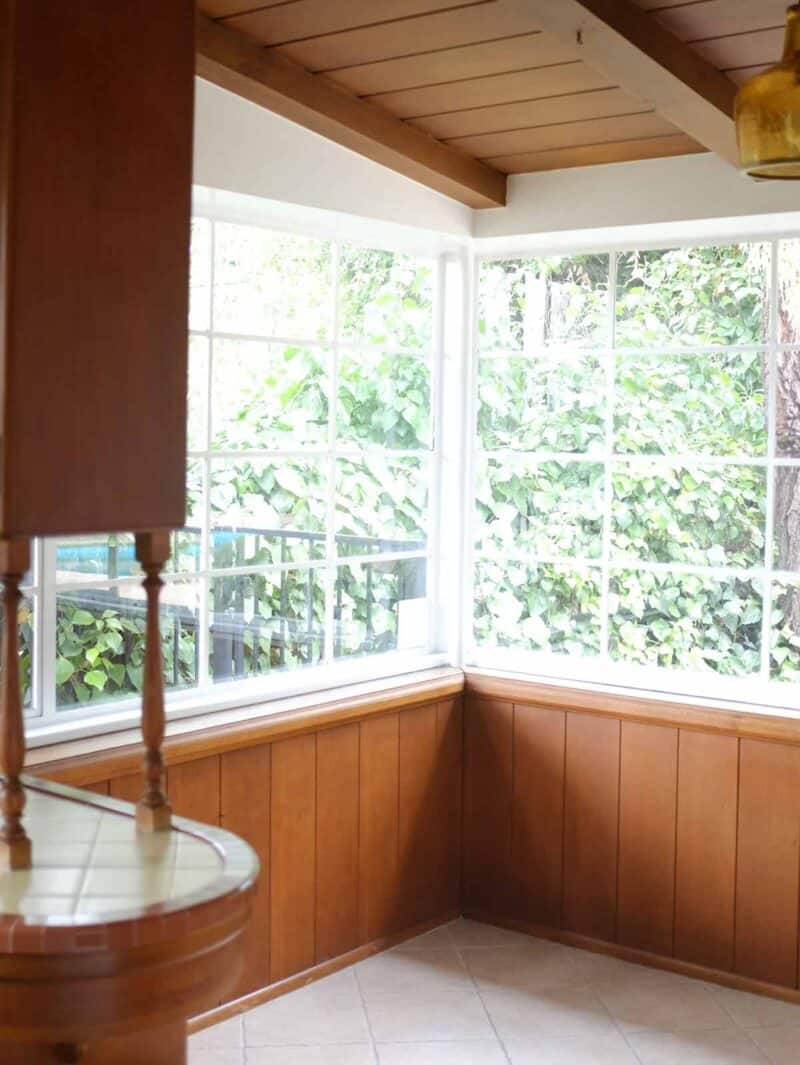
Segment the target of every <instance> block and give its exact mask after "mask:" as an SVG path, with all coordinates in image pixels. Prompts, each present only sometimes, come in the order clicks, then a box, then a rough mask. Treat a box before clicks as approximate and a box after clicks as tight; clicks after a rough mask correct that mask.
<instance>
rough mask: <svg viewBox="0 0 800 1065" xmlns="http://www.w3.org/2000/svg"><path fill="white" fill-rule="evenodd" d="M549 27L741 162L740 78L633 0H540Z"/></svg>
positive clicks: (537, 7)
mask: <svg viewBox="0 0 800 1065" xmlns="http://www.w3.org/2000/svg"><path fill="white" fill-rule="evenodd" d="M531 12H532V14H533V15H535V18H536V21H537V24H538V25H539V26H540V28H541V29H543V30H546V31H547V32H549V33H555V34H560V35H561V36H562V37H564V36H566V37H568V38H570V39H571V40H575V39H576V38H577V39H578V40H579V41H580V43H581V48H582V58H584V60H585V62H587V63H588V64H589V65H590V66H593V67H595V69H597V70H600V71H602V72H603V73H604V74H607V75H608V76H609V77H610V78H613V79H614V83H615V84H616V85H619V86H621V87H622V88H623V89H625V90H626V91H627V92H629V93H631V94H632V95H634V96H637V97H639V99H641V100H648V101H650V103H652V105H653V107H655V109H656V111H658V112H659V114H661V115H663V116H664V118H667V119H669V121H670V122H672V123H673V124H674V125H676V126H677V127H678V129H681V130H683V132H684V133H687V134H688V135H689V136H690V137H692V138H693V139H694V140H695V141H698V142H699V143H700V144H703V145H705V147H706V148H709V149H710V150H711V151H714V152H716V153H717V154H718V155H720V156H722V158H723V159H727V161H728V162H729V163H731V164H733V165H734V166H738V165H739V163H738V152H737V149H736V133H735V130H734V123H733V104H734V99H735V97H736V86H735V85H734V83H733V82H732V81H731V80H730V78H728V77H726V75H725V74H723V73H721V71H719V70H717V69H716V67H715V66H713V64H711V63H709V62H708V60H706V59H703V57H702V56H701V55H699V54H698V53H697V52H695V51H694V50H693V49H692V48H691V47H690V46H689V45H688V44H684V42H683V41H681V40H680V38H678V37H676V36H675V35H674V34H673V33H670V31H669V30H667V29H666V28H665V27H664V26H662V25H661V24H660V23H659V22H658V21H657V20H656V19H655V17H654V16H653V15H652V14H650V13H649V12H648V11H645V10H642V9H641V8H639V7H637V6H636V5H635V4H633V3H631V2H630V0H534V2H533V3H532V5H531Z"/></svg>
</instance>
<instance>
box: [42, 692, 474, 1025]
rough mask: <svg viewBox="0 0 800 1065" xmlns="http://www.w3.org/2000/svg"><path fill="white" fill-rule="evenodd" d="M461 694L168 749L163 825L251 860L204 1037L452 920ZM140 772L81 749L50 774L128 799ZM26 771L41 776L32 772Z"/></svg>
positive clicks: (410, 695)
mask: <svg viewBox="0 0 800 1065" xmlns="http://www.w3.org/2000/svg"><path fill="white" fill-rule="evenodd" d="M443 681H444V683H443ZM460 683H461V680H460V677H458V676H454V675H453V671H447V676H446V677H444V678H443V677H442V676H441V675H440V674H439V675H434V676H431V677H430V679H429V680H426V681H423V682H418V681H415V682H414V683H410V684H407V685H406V688H405V691H406V697H407V698H406V701H405V702H404V699H403V697H402V695H401V691H402V690H403V689H402V688H400V687H398V688H397V689H395V690H388V691H386V692H381V693H378V694H377V695H376V696H375V697H373V698H371V699H366V698H358V699H355V700H354V703H353V705H352V706H349V707H348V706H345V705H344V701H343V700H337V701H336V702H331V703H329V705H331V706H332V707H333V709H332V710H331V712H330V714H326V713H325V712H324V711H323V710H321V709H320V710H319V711H317V710H309V711H303V712H302V713H301V714H300V716H299V717H298V716H290V715H286V716H285V717H283V718H282V721H281V719H276V718H272V719H268V720H265V721H263V722H262V721H259V720H255V719H254V720H253V721H252V722H250V723H249V724H248V726H247V728H248V731H247V733H245V732H244V731H238V729H237V728H236V727H234V730H233V734H231V730H229V729H226V728H222V727H220V728H217V729H215V730H213V731H212V730H209V732H205V733H203V734H202V736H201V737H199V738H196V737H191V736H186V737H185V738H181V739H180V740H179V741H178V742H177V743H175V744H174V745H173V747H172V749H171V751H170V752H169V759H168V760H169V768H168V790H169V797H170V801H171V803H172V804H173V806H174V808H175V812H176V814H178V815H182V816H188V817H191V818H194V819H196V820H199V821H205V822H210V823H212V824H217V823H221V824H222V825H223V827H224V828H226V829H228V830H230V831H232V832H235V833H236V834H237V835H239V836H241V837H243V838H244V839H246V840H247V841H248V842H249V843H250V845H251V846H252V847H253V848H254V849H255V851H256V853H257V855H258V858H259V861H260V864H261V877H260V880H259V885H258V890H257V893H256V897H255V901H254V910H253V919H252V923H251V925H250V927H249V931H248V936H247V950H246V957H245V969H244V973H243V975H242V978H241V980H240V982H239V985H238V987H237V989H236V992H235V1000H234V1001H233V1002H229V1003H228V1004H226V1005H224V1006H222V1007H221V1012H220V1010H217V1011H214V1012H212V1013H211V1014H208V1015H204V1017H203V1018H202V1019H201V1020H200V1022H199V1023H200V1024H201V1025H203V1024H205V1023H214V1022H215V1021H216V1020H218V1019H220V1017H221V1016H223V1015H224V1014H225V1012H226V1011H235V1010H238V1009H241V1008H245V1007H247V1006H250V1005H254V1004H255V1003H256V1002H258V1001H263V1000H266V999H268V998H271V997H274V996H275V995H276V994H280V993H283V992H284V991H286V990H289V989H291V987H293V986H297V985H298V982H305V981H307V980H309V979H313V978H315V977H318V976H320V975H324V974H325V973H327V972H331V971H334V970H335V969H336V968H338V967H340V966H341V965H343V964H347V963H349V962H351V961H353V960H356V959H357V958H358V957H366V956H368V955H369V954H371V953H374V952H375V951H377V950H379V949H382V948H383V947H385V946H387V945H390V944H391V943H394V942H400V941H401V940H402V939H403V938H405V937H406V936H408V935H411V934H414V933H415V932H416V931H419V930H423V929H425V928H428V927H432V926H434V925H435V924H437V923H441V921H442V920H446V919H451V918H452V917H454V916H455V915H456V913H457V912H458V907H459V900H460V880H459V876H460V853H461V777H462V772H461V762H462V741H463V722H462V708H461V696H460V693H459V690H458V688H459V686H460ZM426 687H427V692H428V698H427V700H426V699H424V692H425V690H426ZM246 739H247V740H249V741H250V742H245V740H246ZM168 750H169V748H168ZM192 755H193V756H194V757H192ZM140 762H141V752H138V755H137V758H136V762H135V763H132V761H131V760H130V759H129V757H128V755H127V754H125V753H123V754H118V753H116V752H114V753H112V754H111V755H108V754H106V753H102V752H101V753H98V754H97V756H96V757H95V760H94V763H93V761H92V757H91V756H90V755H88V754H87V753H86V752H85V751H81V752H80V753H79V754H78V755H77V757H76V759H75V760H74V761H70V760H68V759H65V758H60V759H58V760H57V761H56V762H55V768H54V773H53V775H54V776H55V777H56V778H61V777H62V776H63V775H66V776H67V777H69V776H70V775H72V774H75V775H80V777H81V779H80V783H92V784H94V782H97V781H99V783H97V784H94V787H95V788H96V790H98V791H100V792H101V793H105V792H106V791H109V792H110V794H111V795H112V796H113V797H115V798H119V799H123V800H125V801H129V802H135V801H136V800H137V799H138V798H139V797H140V795H141V792H142V786H143V782H142V775H141V771H140V770H139V771H135V770H138V764H139V763H140ZM108 769H112V770H113V769H116V770H117V772H113V771H112V772H110V773H108V772H107V771H108ZM37 770H38V772H40V773H42V774H43V775H46V774H47V765H46V764H43V760H42V762H41V763H40V765H39V766H38V767H37ZM107 778H108V779H107ZM73 779H74V777H73Z"/></svg>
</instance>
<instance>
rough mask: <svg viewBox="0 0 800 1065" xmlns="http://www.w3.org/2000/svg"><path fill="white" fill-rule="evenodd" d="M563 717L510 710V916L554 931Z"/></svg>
mask: <svg viewBox="0 0 800 1065" xmlns="http://www.w3.org/2000/svg"><path fill="white" fill-rule="evenodd" d="M565 742H566V715H565V714H564V712H563V711H561V710H545V709H540V708H537V707H531V706H518V705H515V707H514V810H513V819H512V841H511V855H512V875H513V883H514V915H515V916H516V917H518V918H519V919H520V920H524V921H532V922H533V923H535V924H541V925H547V926H549V927H551V928H558V926H559V925H560V923H561V887H562V885H561V872H562V844H563V831H564V748H565Z"/></svg>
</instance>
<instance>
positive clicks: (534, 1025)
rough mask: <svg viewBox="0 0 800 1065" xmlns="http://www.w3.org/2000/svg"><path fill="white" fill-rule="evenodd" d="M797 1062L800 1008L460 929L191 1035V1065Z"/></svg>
mask: <svg viewBox="0 0 800 1065" xmlns="http://www.w3.org/2000/svg"><path fill="white" fill-rule="evenodd" d="M757 1062H759V1063H765V1062H771V1063H772V1065H789V1063H792V1065H796V1063H798V1062H800V1006H794V1005H790V1004H788V1003H784V1002H778V1001H776V1000H774V999H767V998H761V997H760V996H756V995H750V994H746V993H744V992H741V991H730V990H727V989H725V988H721V987H717V986H715V985H713V984H706V983H703V982H701V981H699V980H690V979H689V978H688V977H684V976H677V975H675V974H673V973H666V972H660V971H658V970H655V969H645V968H643V967H642V966H638V965H631V964H628V963H627V962H623V961H618V960H617V959H615V958H609V957H605V956H603V955H599V954H590V953H588V952H586V951H581V950H575V949H573V948H571V947H565V946H562V945H560V944H557V943H550V942H547V941H545V940H541V939H532V938H530V937H528V936H523V935H518V934H517V933H515V932H508V931H505V930H504V929H499V928H493V927H490V926H488V925H482V924H476V923H474V922H472V921H463V920H460V921H455V922H454V923H453V924H449V925H446V926H444V927H442V928H437V929H436V930H435V931H433V932H429V933H428V934H427V935H425V936H420V937H419V938H418V939H414V940H412V941H411V942H409V943H404V944H403V945H402V946H400V947H396V948H395V949H394V950H391V951H388V952H387V953H385V954H379V955H377V956H376V957H374V958H370V959H368V960H367V961H363V962H360V963H359V964H358V965H354V966H352V967H351V968H349V969H345V970H343V971H342V972H339V973H336V974H335V975H333V976H329V977H327V978H326V979H324V980H320V981H319V982H318V983H315V984H310V985H309V986H308V987H305V988H302V989H301V990H299V991H295V992H293V993H292V994H289V995H286V996H284V997H283V998H280V999H276V1000H275V1001H274V1002H269V1003H266V1004H265V1005H263V1006H256V1007H255V1009H252V1010H250V1012H249V1013H245V1014H242V1015H241V1016H240V1017H235V1018H233V1019H231V1020H229V1021H225V1022H224V1023H223V1024H220V1025H218V1026H217V1027H216V1028H210V1029H207V1030H206V1031H204V1032H200V1033H199V1034H198V1035H196V1036H193V1037H192V1038H191V1040H190V1053H189V1065H755V1063H757Z"/></svg>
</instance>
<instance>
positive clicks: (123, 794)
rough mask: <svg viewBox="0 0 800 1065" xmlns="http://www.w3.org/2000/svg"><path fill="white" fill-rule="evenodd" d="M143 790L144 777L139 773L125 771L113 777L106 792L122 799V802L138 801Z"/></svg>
mask: <svg viewBox="0 0 800 1065" xmlns="http://www.w3.org/2000/svg"><path fill="white" fill-rule="evenodd" d="M143 791H144V777H143V776H142V774H141V773H125V775H124V776H121V777H114V778H113V780H111V782H110V786H109V790H108V793H109V795H111V796H112V798H114V799H122V801H123V802H138V801H139V799H141V797H142V792H143Z"/></svg>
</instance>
